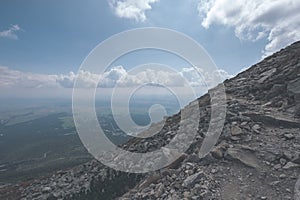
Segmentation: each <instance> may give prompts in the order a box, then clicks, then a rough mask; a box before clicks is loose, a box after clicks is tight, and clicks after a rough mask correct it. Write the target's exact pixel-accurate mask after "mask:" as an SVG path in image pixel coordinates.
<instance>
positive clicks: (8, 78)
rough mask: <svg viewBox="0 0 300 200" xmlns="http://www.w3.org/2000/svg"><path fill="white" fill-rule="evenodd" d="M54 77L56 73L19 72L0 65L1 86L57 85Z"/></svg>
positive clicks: (41, 86)
mask: <svg viewBox="0 0 300 200" xmlns="http://www.w3.org/2000/svg"><path fill="white" fill-rule="evenodd" d="M56 79H57V76H56V75H45V74H35V73H29V72H20V71H17V70H12V69H9V68H8V67H1V66H0V87H2V88H14V87H18V88H43V87H57V86H58V84H57V83H56Z"/></svg>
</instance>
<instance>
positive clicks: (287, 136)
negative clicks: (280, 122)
mask: <svg viewBox="0 0 300 200" xmlns="http://www.w3.org/2000/svg"><path fill="white" fill-rule="evenodd" d="M284 137H285V138H286V139H287V140H292V139H294V138H295V136H294V135H293V134H291V133H286V134H284Z"/></svg>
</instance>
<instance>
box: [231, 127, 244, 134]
mask: <svg viewBox="0 0 300 200" xmlns="http://www.w3.org/2000/svg"><path fill="white" fill-rule="evenodd" d="M230 131H231V135H232V136H239V135H241V134H242V133H243V130H242V129H241V128H240V127H238V126H236V125H234V126H231V129H230Z"/></svg>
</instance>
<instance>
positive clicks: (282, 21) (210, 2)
mask: <svg viewBox="0 0 300 200" xmlns="http://www.w3.org/2000/svg"><path fill="white" fill-rule="evenodd" d="M299 10H300V1H299V0H277V1H274V0H264V1H262V0H239V1H234V2H232V1H231V0H201V1H200V3H199V4H198V11H199V15H200V17H201V18H202V26H203V27H205V28H209V27H210V26H211V25H212V24H219V25H225V26H229V27H233V28H234V29H235V35H236V36H237V37H238V38H239V39H241V40H250V41H257V40H260V39H262V38H265V39H267V40H268V41H269V43H268V44H267V45H266V46H265V49H264V51H263V56H268V55H270V54H272V53H274V52H275V51H278V50H280V49H281V48H283V47H285V46H287V45H289V44H291V43H293V42H295V41H297V40H299V39H300V21H299V19H300V12H299Z"/></svg>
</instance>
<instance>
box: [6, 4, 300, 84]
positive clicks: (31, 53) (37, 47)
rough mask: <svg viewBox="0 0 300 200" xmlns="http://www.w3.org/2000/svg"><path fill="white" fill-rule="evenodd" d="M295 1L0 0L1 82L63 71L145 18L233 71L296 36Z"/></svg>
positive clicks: (40, 78) (63, 73) (143, 24)
mask: <svg viewBox="0 0 300 200" xmlns="http://www.w3.org/2000/svg"><path fill="white" fill-rule="evenodd" d="M299 9H300V3H299V1H298V0H277V1H271V0H266V1H259V0H249V1H246V0H239V1H234V2H232V1H229V0H219V1H215V0H211V1H208V0H185V1H182V0H89V1H85V0H60V1H50V0H44V1H40V0H26V1H20V0H2V1H1V6H0V67H1V68H0V72H1V73H2V75H1V74H0V84H2V85H0V88H1V86H3V85H6V86H14V87H18V86H20V87H22V80H24V79H25V81H27V82H28V77H34V76H36V78H33V79H34V80H33V81H32V80H31V84H29V85H30V87H34V85H35V84H40V85H41V83H40V82H43V79H46V80H45V81H46V82H47V81H48V82H51V81H53V80H54V79H56V78H55V77H54V75H56V76H60V77H64V78H69V79H70V76H74V74H73V72H75V73H76V72H77V70H78V68H79V66H80V64H81V63H82V61H83V60H84V58H85V57H86V56H87V55H88V53H89V52H90V51H91V50H92V49H93V48H94V47H95V46H96V45H97V44H99V43H100V42H102V41H103V40H105V39H107V38H108V37H110V36H112V35H113V34H117V33H119V32H121V31H125V30H129V29H132V28H140V27H149V26H152V27H153V26H154V27H163V28H170V29H174V30H177V31H180V32H182V33H185V34H187V35H188V36H190V37H192V38H193V39H195V40H196V41H197V42H199V43H200V44H201V45H202V46H203V47H204V48H205V49H206V50H207V52H208V53H209V54H210V56H211V57H212V59H213V60H214V61H215V63H216V64H217V66H218V67H219V68H220V69H222V70H224V71H225V72H227V73H228V74H229V75H231V74H236V73H237V72H239V71H240V70H242V69H243V68H245V67H248V66H250V65H252V64H254V63H256V62H258V61H259V60H261V58H262V57H263V56H265V55H270V54H271V53H273V52H275V51H277V50H279V49H280V48H282V47H285V46H286V45H288V44H291V43H292V42H295V41H296V40H299V39H300V36H299V29H300V28H299V27H300V24H299V22H298V21H299V20H298V19H299V17H300V16H299V14H298V11H299ZM158 58H159V57H158ZM128 60H129V59H127V61H128ZM130 64H131V63H130V61H128V62H127V63H124V64H123V65H124V66H125V67H126V66H130ZM178 64H179V65H180V63H178ZM181 64H182V63H181ZM180 67H185V66H180ZM118 69H119V68H118ZM48 75H51V77H48ZM52 75H53V77H52ZM13 76H19V77H15V78H14V77H13ZM75 76H76V75H75ZM26 77H27V78H26ZM21 79H22V80H21ZM35 80H38V81H37V82H38V83H35V82H34V81H35ZM56 81H57V80H56ZM18 84H19V85H18ZM42 85H46V84H42ZM6 89H7V87H6Z"/></svg>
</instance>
